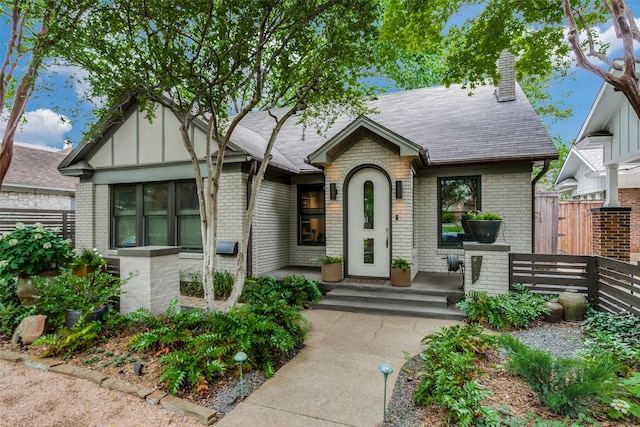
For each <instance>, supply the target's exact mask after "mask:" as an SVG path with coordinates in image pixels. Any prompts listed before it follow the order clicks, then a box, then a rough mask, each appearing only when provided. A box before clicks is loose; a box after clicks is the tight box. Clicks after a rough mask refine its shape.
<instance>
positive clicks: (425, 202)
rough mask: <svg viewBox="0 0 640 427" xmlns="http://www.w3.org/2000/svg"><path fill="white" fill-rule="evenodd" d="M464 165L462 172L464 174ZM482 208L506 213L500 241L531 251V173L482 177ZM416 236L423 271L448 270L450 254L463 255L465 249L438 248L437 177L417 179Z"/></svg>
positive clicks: (515, 250)
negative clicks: (447, 262)
mask: <svg viewBox="0 0 640 427" xmlns="http://www.w3.org/2000/svg"><path fill="white" fill-rule="evenodd" d="M464 175H465V173H464V169H461V172H460V176H464ZM480 181H481V183H480V187H481V191H482V194H481V200H482V209H483V210H491V211H496V212H499V213H500V214H502V216H503V217H504V223H503V225H502V228H501V230H500V236H499V237H498V240H497V242H501V243H505V242H506V243H507V244H509V245H511V250H512V251H513V252H523V253H530V252H531V175H530V174H529V173H512V174H487V175H482V176H481V178H480ZM415 210H416V214H415V215H416V221H415V229H414V233H415V240H416V246H417V249H418V253H419V255H418V260H417V263H416V264H417V265H418V267H419V269H420V270H423V271H440V272H446V271H447V264H446V261H445V260H444V259H443V258H445V257H446V256H447V255H448V254H458V255H460V256H463V251H462V249H450V248H446V249H438V223H437V221H438V180H437V178H419V179H418V180H417V182H416V206H415Z"/></svg>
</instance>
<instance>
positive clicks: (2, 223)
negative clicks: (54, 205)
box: [0, 209, 76, 245]
mask: <svg viewBox="0 0 640 427" xmlns="http://www.w3.org/2000/svg"><path fill="white" fill-rule="evenodd" d="M16 222H22V223H23V224H26V225H33V224H35V223H37V222H39V223H41V224H42V225H43V226H44V227H45V228H47V229H51V228H58V229H59V230H60V233H61V234H62V237H63V238H64V239H71V241H72V243H73V244H74V245H75V240H76V212H75V211H64V210H44V209H40V210H31V209H0V233H1V232H5V231H13V230H14V229H15V226H16Z"/></svg>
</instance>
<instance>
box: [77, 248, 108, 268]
mask: <svg viewBox="0 0 640 427" xmlns="http://www.w3.org/2000/svg"><path fill="white" fill-rule="evenodd" d="M85 265H86V266H89V267H102V266H104V265H107V262H106V261H105V260H104V258H103V257H102V255H101V254H100V252H98V250H97V249H96V248H93V249H87V248H84V249H82V250H81V251H80V255H78V256H76V257H75V258H73V260H72V261H71V263H70V264H69V268H71V269H72V270H75V269H78V268H80V267H83V266H85Z"/></svg>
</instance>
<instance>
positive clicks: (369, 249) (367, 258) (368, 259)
mask: <svg viewBox="0 0 640 427" xmlns="http://www.w3.org/2000/svg"><path fill="white" fill-rule="evenodd" d="M373 243H374V239H364V263H365V264H373V261H374V259H375V253H374V249H373Z"/></svg>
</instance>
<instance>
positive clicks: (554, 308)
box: [543, 299, 564, 323]
mask: <svg viewBox="0 0 640 427" xmlns="http://www.w3.org/2000/svg"><path fill="white" fill-rule="evenodd" d="M543 306H544V307H546V308H548V309H549V310H550V312H549V314H547V315H546V316H545V317H544V321H545V322H548V323H558V322H560V321H561V320H562V313H563V312H564V309H563V308H562V305H561V304H560V303H558V300H557V299H552V300H549V301H545V303H544V304H543Z"/></svg>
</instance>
